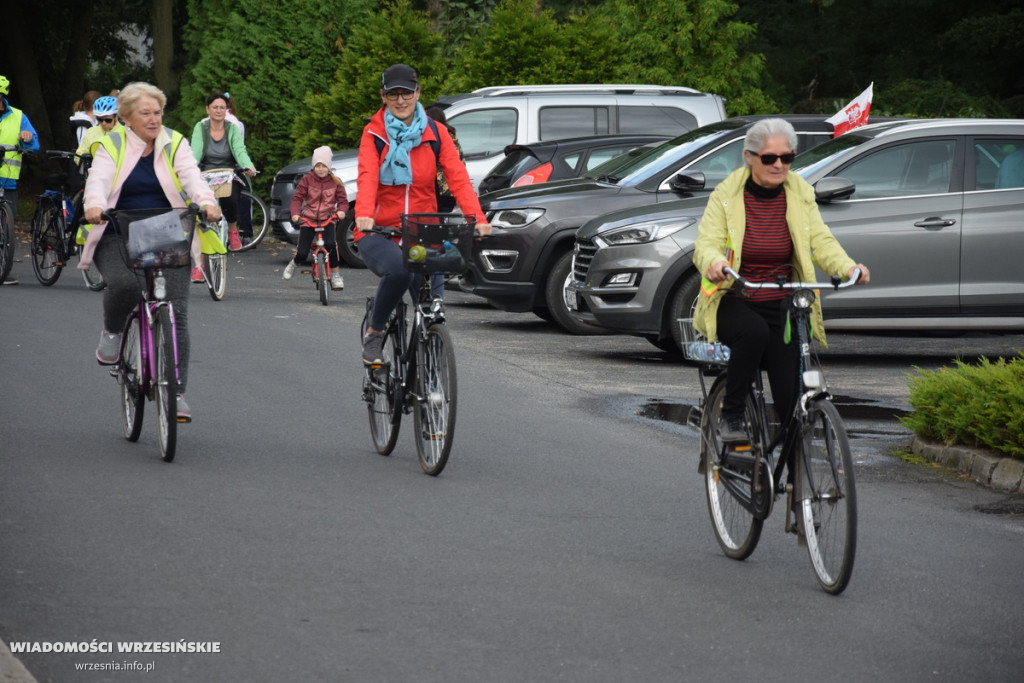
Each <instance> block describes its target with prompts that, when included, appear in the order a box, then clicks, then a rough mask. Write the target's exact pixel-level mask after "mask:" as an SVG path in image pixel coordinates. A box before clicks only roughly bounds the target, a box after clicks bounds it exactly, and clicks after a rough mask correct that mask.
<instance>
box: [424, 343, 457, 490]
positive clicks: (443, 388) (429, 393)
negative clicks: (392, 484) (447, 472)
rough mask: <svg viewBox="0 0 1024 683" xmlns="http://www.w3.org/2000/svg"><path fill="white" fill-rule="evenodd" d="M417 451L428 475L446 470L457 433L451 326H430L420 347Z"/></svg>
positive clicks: (435, 474)
mask: <svg viewBox="0 0 1024 683" xmlns="http://www.w3.org/2000/svg"><path fill="white" fill-rule="evenodd" d="M416 376H417V382H416V386H417V393H418V395H417V400H416V406H415V408H414V410H415V413H414V421H415V425H416V450H417V452H418V454H419V460H420V465H421V466H422V467H423V471H424V472H426V473H427V474H430V475H434V476H437V475H438V474H440V473H441V471H442V470H443V469H444V467H445V465H446V464H447V462H448V456H449V454H450V452H451V446H452V439H453V437H454V435H455V415H456V402H457V401H456V398H457V391H456V372H455V353H454V350H453V349H452V345H451V336H450V335H449V333H448V328H446V327H445V326H444V325H441V324H435V325H431V326H430V328H429V329H428V330H427V332H426V334H425V335H424V338H423V339H422V340H421V342H420V345H419V347H418V348H417V367H416Z"/></svg>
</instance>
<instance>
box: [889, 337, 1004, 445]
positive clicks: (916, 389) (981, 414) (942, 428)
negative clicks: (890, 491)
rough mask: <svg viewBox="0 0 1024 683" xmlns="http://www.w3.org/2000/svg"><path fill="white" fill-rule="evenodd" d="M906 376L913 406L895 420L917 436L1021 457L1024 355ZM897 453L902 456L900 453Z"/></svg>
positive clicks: (959, 362) (918, 371)
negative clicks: (907, 412) (898, 419)
mask: <svg viewBox="0 0 1024 683" xmlns="http://www.w3.org/2000/svg"><path fill="white" fill-rule="evenodd" d="M914 369H915V370H916V371H917V373H918V374H917V375H909V381H910V405H911V406H913V408H914V410H913V412H912V413H910V414H909V415H907V416H905V417H902V418H900V422H901V423H903V424H904V425H905V426H906V427H908V428H909V429H911V430H913V432H914V433H915V434H917V435H918V436H921V437H924V438H928V439H934V440H936V441H941V442H943V443H945V444H946V445H947V446H951V445H954V444H959V445H964V446H974V447H980V448H989V449H992V450H994V451H998V452H1000V453H1002V454H1004V455H1008V456H1010V457H1013V458H1018V459H1021V460H1024V353H1021V352H1018V356H1017V357H1016V358H1012V359H1010V360H1007V359H1005V358H1000V359H997V360H995V361H991V360H989V359H988V358H982V359H981V360H980V361H978V363H977V364H974V365H971V364H968V363H964V362H963V361H961V360H957V361H956V367H950V368H940V369H939V370H921V369H920V368H917V367H915V368H914ZM901 457H902V456H901Z"/></svg>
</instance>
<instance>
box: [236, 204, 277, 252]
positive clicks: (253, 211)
mask: <svg viewBox="0 0 1024 683" xmlns="http://www.w3.org/2000/svg"><path fill="white" fill-rule="evenodd" d="M247 201H248V202H249V206H250V208H249V209H248V214H247V215H246V216H244V217H240V219H239V223H240V224H241V223H243V222H244V219H248V220H249V221H251V223H252V237H251V238H249V239H248V241H246V240H244V239H243V240H242V248H241V249H231V251H235V252H237V251H247V250H249V249H253V248H254V247H255V246H256V245H257V244H259V243H260V242H262V241H263V238H264V237H266V236H267V230H268V228H269V226H270V212H269V211H268V210H267V205H266V203H265V202H264V201H263V200H262V199H260V198H259V197H257V196H256V195H254V194H253V193H252V192H249V191H248V190H242V192H241V194H240V195H239V202H238V205H239V210H240V211H241V210H243V209H242V207H244V206H245V203H246V202H247ZM242 229H243V230H244V228H242Z"/></svg>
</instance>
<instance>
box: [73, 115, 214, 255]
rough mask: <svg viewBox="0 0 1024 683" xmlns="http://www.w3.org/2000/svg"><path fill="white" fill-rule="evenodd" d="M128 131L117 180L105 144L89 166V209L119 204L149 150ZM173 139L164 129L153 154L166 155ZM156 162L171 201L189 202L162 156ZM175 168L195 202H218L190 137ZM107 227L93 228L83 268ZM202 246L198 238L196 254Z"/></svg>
mask: <svg viewBox="0 0 1024 683" xmlns="http://www.w3.org/2000/svg"><path fill="white" fill-rule="evenodd" d="M124 130H125V143H124V144H125V146H124V150H123V151H122V154H124V155H125V157H124V163H122V164H121V172H120V174H119V175H118V177H117V182H116V183H115V182H114V172H115V171H116V170H117V169H116V166H115V164H114V160H113V159H112V158H111V157H110V154H109V153H108V152H107V150H106V149H105V148H104V147H103V146H100V147H98V148H97V149H96V155H95V157H94V158H93V161H92V167H91V168H90V169H89V179H88V180H86V182H85V199H84V202H83V203H84V206H85V208H86V209H90V208H94V207H95V208H99V209H101V210H103V211H106V210H107V209H109V208H112V207H114V206H117V200H118V197H120V196H121V187H122V186H123V185H124V181H125V179H126V178H127V177H128V176H129V175H130V174H131V172H132V169H134V168H135V164H137V163H139V159H141V158H142V153H143V152H144V151H145V149H146V143H145V142H144V141H143V140H142V138H140V137H139V136H138V135H136V134H135V133H133V132H132V130H131V129H130V128H125V129H124ZM170 141H171V140H170V136H169V135H168V134H167V132H166V131H165V130H161V131H160V135H158V136H157V138H156V140H155V141H154V144H153V153H154V154H158V155H162V154H163V152H162V150H163V148H164V146H165V145H166V144H167V143H169V142H170ZM154 162H155V163H154V164H153V169H154V171H155V172H156V177H157V180H159V181H160V187H161V188H162V189H163V191H164V195H166V197H167V201H169V202H170V203H171V206H173V207H179V208H184V207H185V203H184V202H183V201H182V198H181V195H180V194H179V193H178V188H177V187H176V186H175V184H174V178H173V177H171V172H170V170H169V169H168V168H167V164H165V163H164V162H163V159H162V158H157V159H154ZM174 171H175V173H177V174H178V180H179V181H180V182H181V186H182V188H184V190H185V193H186V194H187V195H188V196H189V198H190V199H191V200H192V201H194V202H195V203H196V204H199V206H215V205H216V204H217V198H216V197H215V196H214V194H213V190H211V189H210V186H209V185H207V184H206V181H204V180H203V178H202V176H201V175H200V174H199V165H198V164H196V160H195V159H194V158H193V156H192V148H191V147H189V144H188V140H182V141H181V145H180V146H179V147H178V151H177V152H176V153H175V155H174ZM106 227H107V226H106V223H101V224H97V225H95V226H93V228H92V230H90V231H89V236H88V237H87V238H86V240H85V247H84V248H83V249H82V258H81V260H80V261H79V264H78V267H79V268H87V267H88V266H89V265H90V264H91V263H92V256H93V253H94V252H95V251H96V245H97V244H98V243H99V241H100V238H101V237H103V231H104V230H105V229H106ZM198 247H199V240H195V241H194V242H193V257H196V256H197V254H196V253H195V252H196V251H197V250H198Z"/></svg>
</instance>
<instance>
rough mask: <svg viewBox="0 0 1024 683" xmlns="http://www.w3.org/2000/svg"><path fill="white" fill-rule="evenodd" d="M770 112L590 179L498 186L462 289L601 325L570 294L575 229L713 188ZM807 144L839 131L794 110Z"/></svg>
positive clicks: (509, 306) (715, 127) (694, 134)
mask: <svg viewBox="0 0 1024 683" xmlns="http://www.w3.org/2000/svg"><path fill="white" fill-rule="evenodd" d="M763 118H766V117H764V116H740V117H736V118H731V119H726V120H725V121H720V122H718V123H712V124H709V125H707V126H702V127H700V128H697V129H695V130H692V131H690V132H688V133H684V134H682V135H680V136H679V137H676V138H674V139H672V140H669V141H667V142H665V143H663V144H661V145H659V146H657V147H654V148H652V149H649V150H646V151H644V152H641V153H638V154H636V155H635V156H633V152H630V153H629V154H630V155H631V157H627V159H626V160H625V162H624V163H619V162H618V161H617V160H613V161H612V162H609V163H611V164H616V167H615V168H614V169H612V170H609V168H608V167H598V168H596V169H594V170H593V171H591V172H590V173H588V174H586V175H585V176H584V177H583V178H579V179H573V180H565V181H560V182H553V183H543V184H540V185H534V186H526V187H521V188H510V189H507V190H500V191H497V192H491V193H488V194H486V195H484V196H483V197H481V198H480V201H481V203H482V205H483V209H484V211H486V212H487V216H488V219H489V220H490V223H491V225H492V226H493V227H494V228H495V230H494V234H493V235H492V236H491V237H489V238H488V239H487V240H484V241H483V242H481V244H480V247H479V249H478V250H477V252H476V255H475V258H474V260H473V262H472V263H471V264H470V267H469V270H468V272H467V273H466V274H465V276H464V277H463V279H462V289H463V290H464V291H467V292H471V293H473V294H477V295H479V296H482V297H484V298H485V299H487V300H488V301H489V302H490V303H491V304H492V305H494V306H496V307H497V308H501V309H504V310H507V311H515V312H526V311H532V312H534V313H536V314H537V315H539V316H541V317H542V318H545V319H550V320H553V321H554V322H555V323H557V324H558V325H559V326H561V327H562V328H563V329H564V330H566V331H567V332H571V333H573V334H594V333H597V332H600V331H601V330H600V329H598V328H596V327H595V326H593V325H590V324H588V323H587V322H585V321H583V320H581V319H579V318H576V317H573V316H572V315H571V314H570V309H569V306H568V303H567V302H566V299H565V297H564V295H563V292H564V289H565V285H566V283H567V282H568V280H569V271H570V269H571V268H572V256H573V244H574V243H575V238H576V230H577V229H578V228H579V227H580V226H581V225H583V224H584V223H585V222H586V221H588V220H590V219H591V218H594V217H596V216H600V215H603V214H606V213H608V212H610V211H615V210H619V209H625V208H628V207H643V210H648V211H649V210H652V205H655V204H658V205H660V204H662V203H665V202H670V201H674V200H678V199H680V198H682V197H689V196H691V195H693V194H695V193H697V194H706V193H707V192H706V191H707V190H710V189H711V188H713V187H714V186H715V185H717V184H718V183H719V181H721V180H722V179H723V178H725V176H727V175H728V174H729V173H730V172H731V171H732V170H733V169H735V168H737V167H738V166H739V165H740V163H742V154H743V138H744V136H745V135H746V134H747V130H748V129H749V128H750V126H752V125H754V123H755V122H756V121H758V120H760V119H763ZM784 118H786V119H787V120H789V121H791V122H792V123H793V126H794V127H795V128H796V131H797V137H798V144H799V149H806V148H808V147H812V146H814V145H815V144H817V143H819V142H823V141H825V140H828V139H830V138H831V137H832V124H830V123H827V122H826V121H825V119H826V117H825V116H811V115H785V116H784Z"/></svg>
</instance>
